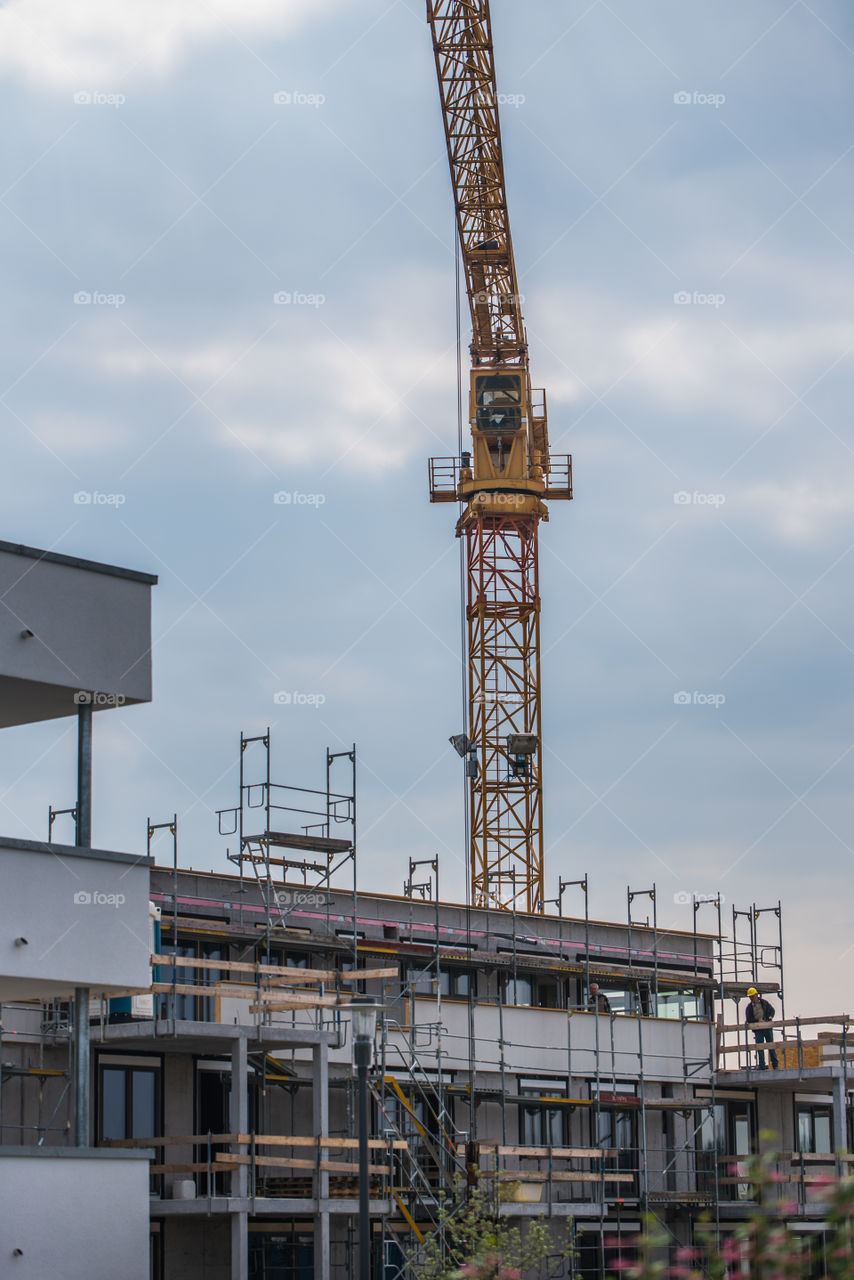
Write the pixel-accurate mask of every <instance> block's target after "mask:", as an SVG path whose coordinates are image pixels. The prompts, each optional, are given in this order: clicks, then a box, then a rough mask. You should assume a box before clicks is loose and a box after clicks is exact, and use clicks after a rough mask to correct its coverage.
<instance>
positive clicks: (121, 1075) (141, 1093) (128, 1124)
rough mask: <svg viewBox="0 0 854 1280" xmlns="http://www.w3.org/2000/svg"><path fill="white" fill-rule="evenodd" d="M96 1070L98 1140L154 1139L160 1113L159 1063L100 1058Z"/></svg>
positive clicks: (145, 1059)
mask: <svg viewBox="0 0 854 1280" xmlns="http://www.w3.org/2000/svg"><path fill="white" fill-rule="evenodd" d="M98 1067H99V1075H100V1090H99V1095H100V1105H99V1108H98V1133H99V1136H100V1140H101V1141H102V1142H108V1141H110V1140H111V1139H114V1138H154V1137H156V1136H157V1134H158V1132H159V1123H158V1117H159V1111H160V1063H159V1061H158V1060H157V1059H147V1058H142V1059H139V1061H138V1062H135V1061H134V1060H133V1059H128V1058H125V1059H113V1058H104V1057H101V1058H100V1059H99V1063H98Z"/></svg>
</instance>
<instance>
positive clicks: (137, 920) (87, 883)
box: [0, 837, 151, 1002]
mask: <svg viewBox="0 0 854 1280" xmlns="http://www.w3.org/2000/svg"><path fill="white" fill-rule="evenodd" d="M150 866H151V862H150V860H149V859H148V858H137V857H134V856H133V855H132V854H128V853H112V852H108V851H106V850H103V849H78V848H74V847H73V846H71V845H62V844H42V843H40V842H39V841H35V840H15V839H9V838H6V837H0V1001H2V1002H6V1001H10V1000H34V999H39V1000H51V999H62V998H66V997H69V996H71V995H73V993H74V989H75V987H90V988H91V989H92V992H93V994H95V993H96V992H101V991H103V992H106V993H108V994H110V993H112V994H115V993H116V992H117V991H120V990H126V989H132V990H138V989H141V988H146V989H147V988H148V987H149V985H150V983H151V964H150V954H151V953H150V938H149V930H150V925H149V913H148V887H149V885H148V882H149V867H150Z"/></svg>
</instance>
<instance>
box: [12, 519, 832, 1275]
mask: <svg viewBox="0 0 854 1280" xmlns="http://www.w3.org/2000/svg"><path fill="white" fill-rule="evenodd" d="M22 570H26V572H25V573H22ZM0 575H2V577H3V579H4V584H5V585H6V599H7V601H8V602H9V604H10V608H13V609H14V610H15V612H16V613H17V614H18V615H19V616H20V617H23V618H25V619H30V620H31V621H33V622H35V626H34V627H33V628H27V629H28V630H29V629H32V630H33V632H34V636H35V634H37V633H38V629H39V627H40V626H41V625H42V624H41V622H40V621H39V616H40V615H39V610H40V601H42V602H43V600H44V598H45V596H44V593H45V591H47V592H48V594H49V595H50V598H51V599H52V600H54V601H55V599H56V598H57V597H58V598H60V599H64V600H65V601H66V602H67V606H66V607H67V610H68V615H67V616H66V617H65V618H64V619H61V620H60V623H61V627H65V629H66V634H79V635H80V636H82V637H83V639H85V640H86V641H87V644H89V645H90V646H93V648H92V650H91V655H90V656H91V661H90V666H89V667H88V669H86V670H85V671H83V668H82V666H81V668H80V670H81V673H82V679H83V684H82V692H83V694H84V695H88V696H82V697H81V696H80V694H81V691H80V690H78V691H77V693H76V695H74V696H73V711H74V713H75V714H76V715H77V717H78V745H79V760H78V763H79V775H78V795H77V803H76V805H75V806H74V808H73V810H71V811H70V813H66V814H65V815H63V816H64V819H65V821H69V820H70V821H73V823H74V826H75V832H76V834H77V836H78V843H77V844H76V845H74V846H70V845H64V844H60V843H57V842H55V841H54V840H53V839H52V836H53V827H54V823H55V822H56V821H57V820H58V819H59V818H60V814H59V812H58V811H56V810H54V809H52V808H51V810H50V812H49V814H48V815H47V816H48V822H47V826H48V833H49V835H50V836H51V838H50V839H48V840H47V841H45V842H44V843H42V842H37V841H22V840H15V839H8V838H7V839H3V840H2V841H0V844H2V850H0V855H2V856H0V876H1V877H2V893H0V931H2V948H3V950H2V954H3V957H4V959H3V960H2V961H0V997H2V1002H3V1003H2V1041H0V1063H2V1091H0V1126H1V1128H0V1166H2V1170H3V1174H4V1187H5V1188H6V1196H5V1206H4V1214H3V1217H2V1223H0V1256H2V1257H4V1258H5V1259H11V1258H14V1259H15V1274H16V1275H18V1276H20V1277H24V1278H25V1280H44V1277H45V1276H48V1275H62V1276H63V1277H64V1278H65V1280H78V1277H79V1278H80V1280H83V1278H84V1277H89V1278H92V1277H95V1278H96V1280H102V1278H103V1280H107V1278H108V1277H109V1278H110V1280H113V1278H114V1277H115V1276H116V1275H118V1274H121V1275H122V1276H124V1277H126V1278H127V1280H145V1278H146V1277H149V1280H226V1278H229V1277H230V1278H233V1280H249V1278H251V1280H308V1278H309V1277H311V1276H318V1277H322V1278H324V1280H326V1278H329V1280H332V1278H334V1280H344V1278H345V1277H356V1276H357V1275H358V1274H359V1268H358V1265H357V1257H358V1251H357V1245H358V1241H357V1238H356V1237H357V1221H358V1200H357V1173H358V1170H359V1165H358V1161H357V1148H358V1139H359V1133H358V1122H357V1107H356V1094H355V1087H354V1072H353V1065H352V1034H351V1028H352V1002H353V998H354V994H363V995H364V994H369V995H373V996H374V997H375V1001H376V1004H377V1005H378V1006H379V1009H380V1018H379V1023H378V1029H377V1034H376V1038H375V1043H374V1045H373V1053H372V1062H371V1066H370V1071H369V1089H370V1109H369V1114H368V1125H369V1163H368V1166H367V1167H368V1173H369V1190H370V1200H369V1214H370V1222H371V1227H372V1231H371V1237H370V1242H369V1244H370V1274H372V1275H373V1276H376V1277H381V1278H382V1280H417V1277H418V1274H419V1268H418V1259H419V1251H420V1250H421V1249H422V1248H423V1245H424V1243H425V1241H427V1240H428V1239H429V1238H430V1237H433V1238H434V1239H435V1238H438V1239H439V1240H440V1241H441V1240H442V1239H443V1238H444V1233H445V1231H446V1226H447V1221H448V1216H449V1215H455V1214H464V1213H465V1212H466V1206H467V1203H468V1202H469V1199H470V1196H471V1191H472V1187H474V1186H479V1187H481V1188H483V1189H484V1190H485V1191H486V1193H487V1195H488V1197H489V1199H490V1203H491V1204H492V1206H493V1208H494V1211H495V1213H496V1214H500V1215H502V1216H503V1217H506V1218H509V1219H513V1220H519V1221H520V1222H524V1221H525V1220H531V1219H532V1218H534V1217H538V1216H541V1217H543V1218H544V1219H545V1220H547V1221H548V1222H549V1223H550V1224H551V1227H552V1229H553V1231H554V1240H555V1248H554V1254H553V1256H552V1258H551V1259H550V1261H549V1268H548V1269H549V1274H550V1275H552V1276H555V1277H558V1276H578V1277H584V1278H585V1280H593V1278H594V1277H604V1276H605V1275H607V1274H609V1273H610V1272H611V1271H612V1270H613V1268H614V1265H615V1263H616V1262H617V1261H618V1260H619V1258H620V1257H621V1256H622V1257H623V1258H626V1257H630V1256H631V1250H632V1243H631V1242H632V1238H633V1237H634V1235H635V1233H636V1232H637V1230H638V1227H639V1225H640V1223H641V1220H642V1218H643V1216H644V1215H646V1214H650V1213H651V1214H653V1215H655V1217H656V1218H657V1219H658V1220H659V1222H660V1223H661V1224H662V1226H663V1228H664V1229H665V1230H666V1232H667V1238H668V1240H669V1242H670V1244H671V1247H672V1248H673V1250H675V1249H676V1248H678V1246H679V1245H680V1244H685V1243H689V1242H691V1240H692V1239H693V1237H694V1232H695V1230H696V1228H697V1224H698V1221H699V1220H700V1219H701V1217H702V1218H705V1220H706V1221H707V1222H708V1223H709V1224H711V1227H712V1229H713V1230H714V1231H715V1232H717V1233H718V1236H719V1238H723V1237H724V1236H725V1235H726V1234H727V1233H731V1232H733V1231H734V1229H735V1228H736V1226H737V1225H738V1223H739V1222H740V1221H742V1220H743V1219H744V1218H745V1216H746V1215H747V1214H748V1213H749V1211H750V1209H751V1208H752V1207H753V1206H752V1201H751V1196H752V1195H753V1187H752V1185H751V1183H750V1182H749V1181H748V1180H746V1174H745V1169H744V1166H743V1162H744V1161H745V1160H746V1159H748V1158H749V1156H750V1154H751V1153H753V1152H755V1151H757V1149H758V1148H759V1146H760V1143H761V1139H760V1133H761V1132H762V1131H764V1130H773V1131H774V1132H775V1133H776V1134H777V1135H779V1137H778V1145H779V1146H780V1147H781V1148H782V1151H781V1152H778V1154H777V1157H776V1158H777V1160H778V1164H779V1167H778V1171H777V1172H778V1176H779V1180H780V1181H779V1193H780V1195H781V1196H782V1197H784V1198H785V1199H786V1200H787V1201H790V1202H792V1203H791V1205H790V1219H791V1222H792V1224H793V1226H794V1227H795V1229H796V1230H797V1231H798V1232H801V1233H803V1236H804V1238H805V1240H807V1241H808V1243H809V1247H810V1249H811V1251H812V1254H813V1256H814V1259H815V1266H816V1274H821V1273H822V1267H823V1259H822V1250H823V1247H824V1232H825V1213H826V1206H825V1205H824V1204H823V1202H822V1200H821V1195H822V1182H821V1179H820V1178H818V1175H819V1174H820V1173H821V1172H822V1171H824V1172H827V1171H828V1170H830V1171H836V1170H840V1169H842V1168H844V1167H845V1165H846V1159H845V1157H844V1156H843V1155H842V1154H841V1153H842V1152H843V1151H844V1150H846V1149H850V1148H851V1145H852V1141H851V1138H852V1134H851V1128H852V1119H851V1116H852V1109H851V1102H852V1099H851V1088H850V1082H849V1074H848V1073H849V1046H848V1019H847V1017H845V1016H843V1015H836V1016H832V1015H831V1016H827V1017H812V1018H808V1019H797V1018H791V1017H788V1018H785V1017H781V1018H778V1019H777V1021H776V1024H775V1025H777V1026H778V1027H779V1030H778V1031H777V1032H776V1038H777V1041H778V1043H777V1045H776V1052H777V1053H778V1054H779V1056H780V1065H779V1069H778V1070H776V1071H770V1070H767V1069H766V1070H760V1069H759V1063H758V1062H757V1051H756V1049H755V1048H754V1047H753V1045H752V1044H751V1045H749V1046H748V1045H747V1044H746V1042H745V1033H744V1030H743V1029H740V1028H741V1023H742V1019H743V1008H742V1005H743V1000H744V997H745V994H746V991H747V989H748V987H749V986H751V985H754V986H756V987H757V988H758V989H759V990H760V991H763V992H766V993H776V995H775V996H774V999H775V1000H777V999H778V997H779V1000H778V1012H779V1013H780V1014H783V1013H784V1012H785V1009H784V1006H783V1004H782V995H783V948H782V940H783V935H782V919H781V910H780V905H779V903H778V904H776V905H772V906H770V907H768V908H767V909H766V908H765V907H763V906H755V905H754V906H748V907H746V908H745V909H744V910H743V911H742V910H733V911H732V912H731V928H729V927H728V928H727V930H726V931H725V930H724V928H723V923H724V922H723V911H722V906H721V902H720V900H715V901H694V902H693V903H690V904H686V905H685V907H684V910H685V914H686V917H687V918H686V928H685V930H683V931H676V930H672V929H667V930H664V929H659V927H658V922H657V903H656V890H655V887H654V886H638V887H636V888H630V889H629V890H628V891H627V911H626V918H625V920H624V921H623V922H601V921H595V920H591V919H590V918H589V913H588V909H587V903H588V898H589V885H588V881H587V878H586V877H583V878H581V879H577V880H573V881H561V882H559V884H558V885H557V886H556V893H555V897H554V898H553V899H551V900H545V901H543V902H541V903H540V904H539V905H540V908H541V909H540V910H539V911H536V912H524V913H523V912H518V911H516V910H515V909H513V908H512V906H511V908H510V909H496V908H487V907H485V906H476V905H472V904H453V903H449V902H446V901H443V900H442V896H441V893H440V867H439V862H438V859H436V860H431V861H429V862H427V863H424V862H417V861H416V862H413V861H409V860H407V859H404V860H403V861H402V869H401V878H400V890H401V892H400V893H399V894H393V893H376V892H371V891H369V890H368V889H366V888H365V887H364V886H363V884H362V881H361V878H360V875H359V855H358V850H357V841H356V834H357V833H356V775H357V761H356V749H355V747H354V748H353V749H352V750H350V751H347V752H344V753H327V757H326V773H325V780H324V779H323V778H322V777H321V779H320V781H321V784H322V785H321V786H320V787H319V788H317V789H312V788H310V787H306V786H304V785H302V782H304V781H311V779H308V780H301V784H300V785H293V784H291V783H290V782H279V781H276V780H275V779H274V776H273V773H272V768H271V747H272V744H271V738H270V733H269V730H268V731H267V732H265V733H263V734H261V735H255V736H249V737H241V739H240V749H239V758H240V769H239V794H238V795H236V796H234V797H232V799H233V801H234V803H233V804H232V805H231V806H230V807H226V808H224V809H223V810H221V811H220V813H219V827H220V832H221V840H222V842H223V844H224V852H225V850H227V852H228V857H229V858H230V860H231V863H232V867H233V870H232V871H231V872H230V873H229V874H216V873H203V872H196V871H188V870H184V869H182V868H181V866H180V858H179V831H178V820H177V817H176V816H174V815H173V816H172V817H171V818H166V819H165V820H164V821H149V823H148V830H147V844H148V848H147V849H146V851H145V854H144V855H143V854H140V855H134V854H130V853H119V852H111V851H102V850H97V849H92V848H91V840H90V839H89V838H88V830H87V824H88V822H89V821H90V803H91V801H90V797H91V754H90V748H91V723H92V718H93V716H92V712H93V710H95V709H98V710H101V709H106V708H107V707H109V706H111V705H116V704H117V700H118V699H120V698H121V699H128V700H137V701H144V700H146V699H147V697H149V696H150V689H149V685H148V683H147V681H148V674H147V672H146V670H145V669H144V668H143V670H142V671H139V670H137V672H136V675H135V677H134V680H135V681H136V683H133V681H130V682H128V679H125V683H124V684H122V679H123V678H124V677H123V676H122V673H124V672H126V671H127V670H128V669H129V668H130V667H132V666H137V667H138V665H139V664H138V661H135V658H134V655H136V659H138V658H139V655H140V654H144V653H145V652H147V646H148V644H149V638H150V630H149V625H150V624H149V619H148V612H147V610H148V596H149V594H150V586H151V585H152V582H153V580H152V579H151V578H150V577H147V576H146V575H137V574H132V573H130V572H129V571H125V570H119V569H114V568H113V567H111V566H106V565H97V564H93V563H91V562H86V561H80V560H75V559H72V558H70V557H62V556H56V555H53V554H46V553H42V552H38V551H34V550H33V549H31V548H23V547H17V546H12V545H11V544H3V545H2V547H0ZM117 601H119V603H120V604H121V608H117ZM45 625H47V624H45ZM61 627H60V629H61ZM99 637H100V638H99ZM33 638H34V637H33ZM45 638H46V639H47V638H48V636H47V633H45ZM28 640H29V637H28V638H27V639H24V638H23V637H19V642H20V644H21V645H22V646H23V650H24V653H23V656H19V660H18V667H17V670H16V672H15V673H14V674H3V676H2V693H3V698H4V701H3V706H4V709H5V713H6V714H5V726H6V727H7V728H10V729H11V726H13V725H14V724H22V723H26V722H27V720H28V719H37V718H41V717H43V716H44V714H45V713H49V714H55V715H66V714H70V707H69V698H71V697H72V695H70V694H69V692H68V689H67V688H66V687H64V686H63V685H62V684H61V683H60V682H59V680H58V679H57V673H56V671H55V670H53V669H52V668H51V664H52V663H54V658H53V657H52V656H51V654H50V652H49V651H48V649H47V647H46V646H45V647H28ZM99 646H100V648H99ZM52 647H53V646H51V648H52ZM66 652H68V650H66ZM81 652H82V650H81ZM69 657H70V658H73V654H71V653H69ZM74 661H75V662H79V663H81V664H82V659H77V658H74ZM93 664H94V665H93ZM9 665H10V661H9V655H8V654H6V655H4V672H8V670H9ZM66 678H67V677H63V679H66ZM211 838H212V842H214V841H216V839H217V836H216V833H215V832H212V833H211ZM154 855H156V856H157V858H158V859H159V862H160V865H158V863H157V862H155V859H154ZM729 923H730V922H729V920H727V925H728V926H729ZM593 984H598V987H599V997H597V999H596V1000H595V1001H594V1002H593V1003H591V987H592V985H593ZM600 997H604V1001H600ZM780 1041H782V1043H779V1042H780ZM437 1233H438V1236H437ZM567 1242H569V1243H570V1244H571V1245H572V1246H573V1247H572V1248H571V1250H570V1249H569V1248H568V1247H567ZM450 1261H451V1260H450V1259H449V1262H450ZM10 1274H11V1272H10Z"/></svg>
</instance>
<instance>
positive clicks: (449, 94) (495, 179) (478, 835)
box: [427, 0, 572, 911]
mask: <svg viewBox="0 0 854 1280" xmlns="http://www.w3.org/2000/svg"><path fill="white" fill-rule="evenodd" d="M427 19H428V22H429V24H430V28H431V31H432V35H433V49H434V53H435V57H436V70H437V74H438V80H439V94H440V98H441V103H442V114H443V118H444V125H445V138H446V142H447V147H448V158H449V161H450V169H451V182H452V186H453V191H454V201H455V205H456V214H457V233H458V237H459V244H460V252H461V257H462V263H463V269H464V272H465V281H466V291H467V294H468V301H469V308H470V311H471V321H472V342H471V358H472V368H471V385H470V399H469V405H470V410H469V422H470V426H471V435H472V447H471V451H468V450H464V451H463V452H461V455H460V457H459V458H433V459H431V461H430V498H431V501H433V502H459V503H460V504H461V514H460V518H459V520H458V523H457V536H458V537H462V538H464V539H465V542H466V563H467V572H466V593H465V608H466V618H467V631H468V733H467V734H466V735H460V738H461V739H464V741H463V742H462V744H461V745H460V739H458V740H456V741H455V746H457V749H458V750H460V754H461V755H465V757H466V772H467V774H468V777H469V787H470V802H471V848H470V854H469V856H470V877H471V890H472V900H473V902H474V903H475V904H476V905H478V906H487V905H492V906H498V907H504V908H507V909H514V908H515V909H518V910H522V911H541V910H542V909H543V908H542V903H543V896H544V888H543V821H542V804H543V800H542V797H543V786H542V751H541V746H542V739H541V727H540V586H539V570H538V549H537V534H538V528H539V524H540V521H541V520H547V519H548V508H547V507H546V505H545V500H547V499H568V498H571V497H572V461H571V458H570V457H569V455H567V454H561V455H555V454H552V453H550V450H549V436H548V423H547V414H546V395H545V391H543V390H534V389H532V388H531V382H530V376H529V366H528V344H527V338H526V335H525V326H524V322H523V320H522V311H521V306H520V302H521V299H520V295H519V289H518V283H517V278H516V266H515V261H514V258H513V246H512V242H511V238H510V223H509V219H508V215H507V196H506V191H505V185H504V164H503V159H502V151H501V128H500V124H499V118H498V92H497V88H496V79H495V62H494V56H493V47H492V29H491V23H490V14H489V3H488V0H428V4H427Z"/></svg>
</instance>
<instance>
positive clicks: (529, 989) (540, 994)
mask: <svg viewBox="0 0 854 1280" xmlns="http://www.w3.org/2000/svg"><path fill="white" fill-rule="evenodd" d="M501 995H502V1000H503V1001H504V1004H506V1005H517V1006H518V1005H521V1006H523V1007H528V1008H533V1009H565V1008H566V984H565V982H564V981H563V979H562V978H553V977H550V976H545V975H541V974H531V973H529V974H517V975H516V977H515V978H514V977H512V976H511V975H510V974H505V975H503V976H502V982H501Z"/></svg>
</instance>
